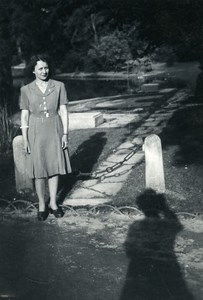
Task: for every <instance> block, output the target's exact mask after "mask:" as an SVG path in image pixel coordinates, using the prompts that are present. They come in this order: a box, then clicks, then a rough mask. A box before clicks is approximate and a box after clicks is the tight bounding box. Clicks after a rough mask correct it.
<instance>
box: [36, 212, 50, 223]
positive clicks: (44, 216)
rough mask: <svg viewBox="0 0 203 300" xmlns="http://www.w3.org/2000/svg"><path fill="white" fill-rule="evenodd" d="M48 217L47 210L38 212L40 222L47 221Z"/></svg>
mask: <svg viewBox="0 0 203 300" xmlns="http://www.w3.org/2000/svg"><path fill="white" fill-rule="evenodd" d="M47 217H48V211H47V210H45V211H38V212H37V219H38V220H39V221H45V220H46V219H47Z"/></svg>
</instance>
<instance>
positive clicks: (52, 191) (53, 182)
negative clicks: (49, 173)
mask: <svg viewBox="0 0 203 300" xmlns="http://www.w3.org/2000/svg"><path fill="white" fill-rule="evenodd" d="M58 181H59V176H58V175H56V176H53V177H50V178H48V186H49V195H50V207H51V208H52V209H53V210H56V209H57V208H58V206H57V204H56V194H57V190H58Z"/></svg>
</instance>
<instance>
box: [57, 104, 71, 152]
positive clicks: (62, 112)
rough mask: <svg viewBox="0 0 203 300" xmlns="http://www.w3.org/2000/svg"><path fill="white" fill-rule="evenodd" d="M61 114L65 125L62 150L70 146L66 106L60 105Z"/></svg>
mask: <svg viewBox="0 0 203 300" xmlns="http://www.w3.org/2000/svg"><path fill="white" fill-rule="evenodd" d="M59 114H60V116H61V121H62V124H63V136H62V148H63V149H65V148H67V146H68V134H69V115H68V108H67V105H66V104H63V105H60V107H59Z"/></svg>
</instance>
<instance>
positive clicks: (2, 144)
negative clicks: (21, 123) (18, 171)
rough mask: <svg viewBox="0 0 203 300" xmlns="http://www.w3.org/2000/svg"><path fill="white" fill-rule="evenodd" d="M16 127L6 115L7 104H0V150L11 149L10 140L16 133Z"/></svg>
mask: <svg viewBox="0 0 203 300" xmlns="http://www.w3.org/2000/svg"><path fill="white" fill-rule="evenodd" d="M16 132H17V128H15V126H14V125H13V124H12V122H11V121H10V119H9V116H8V106H7V105H6V104H1V105H0V152H6V151H8V150H10V149H11V147H12V141H13V138H14V136H15V135H16Z"/></svg>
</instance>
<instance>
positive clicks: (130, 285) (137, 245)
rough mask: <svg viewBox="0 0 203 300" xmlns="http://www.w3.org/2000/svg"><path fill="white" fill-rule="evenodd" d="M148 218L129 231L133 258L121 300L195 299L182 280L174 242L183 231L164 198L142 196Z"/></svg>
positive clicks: (128, 245) (140, 203) (141, 205)
mask: <svg viewBox="0 0 203 300" xmlns="http://www.w3.org/2000/svg"><path fill="white" fill-rule="evenodd" d="M137 205H138V208H139V209H140V210H142V212H143V213H144V217H143V218H142V219H140V220H138V221H135V222H134V223H133V224H132V225H131V226H130V228H129V232H128V236H127V239H126V241H125V250H126V254H127V257H128V258H129V260H130V261H129V266H128V271H127V275H126V281H125V284H124V287H123V290H122V294H121V297H120V300H132V299H133V300H134V299H136V300H168V299H182V300H183V299H184V300H186V299H194V298H193V296H192V294H190V292H189V290H188V288H187V286H186V283H185V281H184V279H183V277H182V272H181V269H180V266H179V264H178V262H177V258H176V255H175V253H174V242H175V238H176V235H177V234H178V232H180V231H181V230H182V225H181V224H180V222H179V220H178V218H177V217H176V215H175V214H174V213H173V212H172V211H171V210H170V209H169V207H168V206H167V204H166V199H165V197H164V195H162V194H156V192H155V191H154V190H151V189H148V190H146V191H145V192H144V193H143V194H141V195H140V196H138V198H137Z"/></svg>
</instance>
